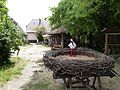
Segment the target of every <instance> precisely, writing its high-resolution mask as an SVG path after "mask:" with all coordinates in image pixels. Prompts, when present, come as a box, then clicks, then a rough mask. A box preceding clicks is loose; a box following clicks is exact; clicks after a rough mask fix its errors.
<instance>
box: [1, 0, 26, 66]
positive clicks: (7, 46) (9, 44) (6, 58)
mask: <svg viewBox="0 0 120 90" xmlns="http://www.w3.org/2000/svg"><path fill="white" fill-rule="evenodd" d="M23 37H24V34H23V33H22V32H21V31H20V30H19V28H18V27H17V26H16V25H15V23H14V22H13V20H12V19H11V18H10V17H9V16H8V9H7V7H6V0H0V66H1V65H4V64H7V63H10V55H11V53H10V52H11V50H12V49H18V47H19V45H22V44H23Z"/></svg>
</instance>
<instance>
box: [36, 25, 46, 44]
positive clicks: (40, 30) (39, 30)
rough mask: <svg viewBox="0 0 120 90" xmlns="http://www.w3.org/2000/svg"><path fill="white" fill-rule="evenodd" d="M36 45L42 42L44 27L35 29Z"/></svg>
mask: <svg viewBox="0 0 120 90" xmlns="http://www.w3.org/2000/svg"><path fill="white" fill-rule="evenodd" d="M34 30H36V34H37V39H38V43H39V42H42V41H43V34H44V33H45V27H44V26H37V27H35V29H34Z"/></svg>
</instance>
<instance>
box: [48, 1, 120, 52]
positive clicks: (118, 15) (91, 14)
mask: <svg viewBox="0 0 120 90" xmlns="http://www.w3.org/2000/svg"><path fill="white" fill-rule="evenodd" d="M51 11H52V16H50V17H49V20H50V23H51V25H53V26H54V28H57V27H64V28H66V29H67V30H68V32H69V33H70V34H71V35H72V36H75V37H76V38H77V40H78V42H80V44H81V45H86V46H88V47H90V48H93V49H96V50H99V51H101V50H102V48H103V45H104V44H103V38H104V37H103V34H102V32H101V30H102V29H104V28H109V27H114V26H117V25H120V1H119V0H61V1H60V3H59V4H58V6H57V7H53V8H52V9H51Z"/></svg>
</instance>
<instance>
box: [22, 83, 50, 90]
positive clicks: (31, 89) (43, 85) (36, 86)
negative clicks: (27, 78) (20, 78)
mask: <svg viewBox="0 0 120 90" xmlns="http://www.w3.org/2000/svg"><path fill="white" fill-rule="evenodd" d="M45 88H48V84H47V83H45V82H41V83H35V84H31V85H28V86H27V87H26V88H24V89H23V90H37V89H42V90H43V89H45Z"/></svg>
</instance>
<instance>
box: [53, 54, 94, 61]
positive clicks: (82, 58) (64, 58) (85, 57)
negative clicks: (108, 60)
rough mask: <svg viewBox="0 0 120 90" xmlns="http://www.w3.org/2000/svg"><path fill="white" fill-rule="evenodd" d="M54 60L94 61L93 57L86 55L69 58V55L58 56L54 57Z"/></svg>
mask: <svg viewBox="0 0 120 90" xmlns="http://www.w3.org/2000/svg"><path fill="white" fill-rule="evenodd" d="M55 59H59V60H96V58H95V57H89V56H87V55H75V56H74V57H73V56H69V55H59V56H56V57H55Z"/></svg>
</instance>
